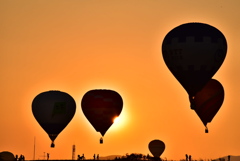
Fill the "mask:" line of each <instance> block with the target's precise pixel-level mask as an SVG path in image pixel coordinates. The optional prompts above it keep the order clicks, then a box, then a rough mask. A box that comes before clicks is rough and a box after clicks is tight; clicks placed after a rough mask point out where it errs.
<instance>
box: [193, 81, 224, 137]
mask: <svg viewBox="0 0 240 161" xmlns="http://www.w3.org/2000/svg"><path fill="white" fill-rule="evenodd" d="M223 100H224V89H223V86H222V84H221V83H220V82H218V81H217V80H215V79H211V80H210V81H209V82H208V83H207V84H206V85H205V86H204V88H203V89H202V90H201V91H199V92H198V93H197V94H196V95H195V97H194V99H193V100H191V99H190V101H191V106H194V110H195V112H196V113H197V115H198V116H199V118H200V119H201V121H202V122H203V124H204V126H205V127H206V130H205V132H206V133H208V128H207V123H210V122H211V121H212V119H213V118H214V116H215V115H216V114H217V112H218V111H219V109H220V107H221V106H222V103H223Z"/></svg>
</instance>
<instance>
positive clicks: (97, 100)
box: [81, 89, 123, 143]
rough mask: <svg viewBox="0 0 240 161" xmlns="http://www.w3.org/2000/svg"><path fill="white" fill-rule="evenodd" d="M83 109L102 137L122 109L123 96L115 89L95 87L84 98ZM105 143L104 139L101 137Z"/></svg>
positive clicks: (101, 141)
mask: <svg viewBox="0 0 240 161" xmlns="http://www.w3.org/2000/svg"><path fill="white" fill-rule="evenodd" d="M81 106H82V111H83V113H84V115H85V116H86V118H87V119H88V121H89V122H90V123H91V124H92V126H93V127H94V129H95V130H96V131H97V132H100V133H101V135H102V137H103V136H104V135H105V133H106V132H107V130H108V129H109V128H110V126H111V125H112V124H113V120H114V118H115V117H118V116H119V115H120V113H121V111H122V106H123V100H122V97H121V96H120V95H119V94H118V93H117V92H115V91H113V90H107V89H95V90H90V91H88V92H87V93H85V95H84V96H83V98H82V102H81ZM100 143H103V139H102V138H101V139H100Z"/></svg>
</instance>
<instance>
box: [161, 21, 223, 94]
mask: <svg viewBox="0 0 240 161" xmlns="http://www.w3.org/2000/svg"><path fill="white" fill-rule="evenodd" d="M226 52H227V41H226V39H225V37H224V35H223V34H222V33H221V32H220V31H219V30H218V29H216V28H215V27H213V26H210V25H208V24H204V23H186V24H182V25H180V26H178V27H176V28H174V29H173V30H171V31H170V32H169V33H168V34H167V35H166V36H165V38H164V40H163V43H162V55H163V59H164V61H165V63H166V65H167V67H168V68H169V70H170V71H171V72H172V74H173V75H174V76H175V77H176V79H177V80H178V81H179V82H180V84H181V85H182V86H183V87H184V89H185V90H186V91H187V93H188V95H189V96H190V98H192V97H194V96H195V94H196V93H197V92H198V91H200V90H201V89H202V88H203V87H204V86H205V85H206V83H207V82H208V81H209V80H210V79H211V78H212V77H213V75H214V74H215V73H216V72H217V70H218V69H219V68H220V66H221V65H222V63H223V61H224V59H225V56H226Z"/></svg>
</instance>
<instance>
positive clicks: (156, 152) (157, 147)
mask: <svg viewBox="0 0 240 161" xmlns="http://www.w3.org/2000/svg"><path fill="white" fill-rule="evenodd" d="M148 149H149V151H150V152H151V153H152V155H153V156H154V157H155V158H159V157H160V156H161V155H162V153H163V152H164V150H165V144H164V142H162V141H161V140H157V139H156V140H152V141H150V143H149V144H148Z"/></svg>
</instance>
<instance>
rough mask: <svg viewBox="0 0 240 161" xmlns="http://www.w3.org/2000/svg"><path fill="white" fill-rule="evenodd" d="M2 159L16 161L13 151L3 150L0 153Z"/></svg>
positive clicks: (3, 160)
mask: <svg viewBox="0 0 240 161" xmlns="http://www.w3.org/2000/svg"><path fill="white" fill-rule="evenodd" d="M0 161H15V157H14V155H13V153H11V152H9V151H2V152H1V153H0Z"/></svg>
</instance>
